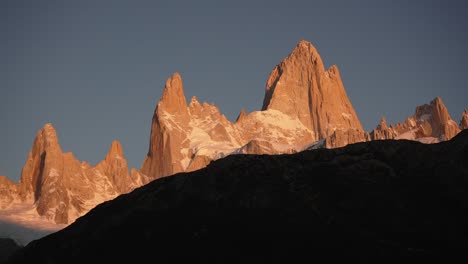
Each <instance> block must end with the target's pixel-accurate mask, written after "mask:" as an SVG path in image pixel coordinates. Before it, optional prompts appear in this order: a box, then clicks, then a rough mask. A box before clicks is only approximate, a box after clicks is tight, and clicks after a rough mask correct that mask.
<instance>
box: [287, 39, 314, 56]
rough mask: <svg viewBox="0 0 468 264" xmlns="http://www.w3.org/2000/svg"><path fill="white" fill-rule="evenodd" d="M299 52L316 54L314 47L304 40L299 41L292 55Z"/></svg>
mask: <svg viewBox="0 0 468 264" xmlns="http://www.w3.org/2000/svg"><path fill="white" fill-rule="evenodd" d="M300 51H306V52H312V53H317V49H316V48H315V46H314V45H313V44H312V43H311V42H309V41H307V40H304V39H302V40H300V41H299V43H297V45H296V47H295V48H294V50H293V52H292V53H295V52H300Z"/></svg>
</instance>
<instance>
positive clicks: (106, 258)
mask: <svg viewBox="0 0 468 264" xmlns="http://www.w3.org/2000/svg"><path fill="white" fill-rule="evenodd" d="M467 160H468V130H464V131H462V132H460V133H459V134H458V135H457V136H455V137H454V138H452V139H451V140H449V141H445V142H441V143H437V144H422V143H420V142H415V141H409V140H374V141H370V142H361V143H356V144H351V145H348V146H346V147H343V148H335V149H324V148H322V149H314V150H306V151H302V152H300V153H295V154H287V155H286V154H285V155H244V154H239V155H229V156H228V157H226V158H224V159H219V160H216V161H213V162H211V163H210V164H209V165H208V166H207V167H205V168H203V169H200V170H197V171H193V172H182V173H177V174H175V175H172V176H170V177H164V178H161V179H157V180H154V181H152V182H150V183H149V184H147V185H145V186H142V187H140V188H138V189H136V190H134V191H132V192H130V193H128V194H124V195H121V196H119V197H117V198H116V199H114V200H111V201H107V202H104V203H102V204H100V205H98V206H96V207H95V208H94V209H92V210H91V211H90V212H89V213H87V214H86V215H84V216H83V217H80V218H78V219H77V220H76V221H75V222H74V223H72V224H71V225H69V226H68V227H66V228H64V229H63V230H60V231H58V232H56V233H53V234H51V235H48V236H46V237H44V238H41V239H39V240H35V241H32V242H31V243H29V244H28V245H27V246H26V247H24V248H23V249H20V250H19V251H16V252H15V253H14V255H13V256H12V257H11V258H10V260H9V262H8V263H85V262H89V261H90V260H92V261H96V262H106V263H121V262H127V261H128V262H131V263H139V262H142V263H145V262H147V261H148V260H150V261H155V262H157V263H178V262H180V261H189V262H194V261H195V262H201V263H220V262H222V263H224V262H234V263H246V262H248V263H250V262H253V263H270V262H274V263H276V262H279V263H289V262H294V263H296V262H298V263H300V262H303V261H308V260H316V259H322V258H326V259H327V260H328V261H329V260H332V259H333V260H334V259H336V258H338V259H343V260H346V261H349V258H350V257H352V256H358V257H359V258H360V259H361V258H366V257H374V256H385V261H389V260H390V261H389V262H392V263H393V262H399V260H401V259H400V258H401V257H403V256H416V257H422V256H423V257H430V258H431V260H433V259H438V257H442V256H443V258H444V259H445V260H446V259H450V258H454V259H455V258H457V257H463V256H464V255H465V254H466V251H467V250H468V233H467V225H466V223H467V221H468V210H467V208H468V199H467V197H468V178H467V177H468V173H467V172H468V163H467V162H466V161H467ZM458 259H461V258H458Z"/></svg>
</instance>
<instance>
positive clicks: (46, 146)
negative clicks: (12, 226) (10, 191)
mask: <svg viewBox="0 0 468 264" xmlns="http://www.w3.org/2000/svg"><path fill="white" fill-rule="evenodd" d="M62 155H63V153H62V148H61V147H60V144H59V141H58V137H57V132H56V130H55V128H54V127H53V125H52V124H51V123H47V124H45V125H44V127H43V128H42V129H40V130H39V131H38V132H37V135H36V138H35V139H34V143H33V146H32V148H31V150H30V152H29V155H28V159H27V160H26V163H25V165H24V167H23V170H22V172H21V178H20V182H19V185H20V190H19V191H20V197H21V199H22V200H28V199H30V198H34V199H35V200H37V199H38V196H39V194H40V191H41V187H42V185H43V183H44V182H45V180H46V178H47V177H48V175H49V174H50V173H51V171H52V169H55V170H57V169H62V168H63V160H62Z"/></svg>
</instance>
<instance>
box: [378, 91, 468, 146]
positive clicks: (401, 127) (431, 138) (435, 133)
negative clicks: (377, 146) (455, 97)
mask: <svg viewBox="0 0 468 264" xmlns="http://www.w3.org/2000/svg"><path fill="white" fill-rule="evenodd" d="M465 112H466V111H465ZM466 116H467V115H466V114H465V113H464V114H463V117H462V120H461V121H460V127H459V126H458V125H457V123H456V122H455V121H453V120H452V118H451V117H450V114H449V113H448V110H447V107H446V106H445V105H444V103H443V102H442V99H441V98H440V97H436V98H435V99H434V100H432V101H431V102H430V103H429V104H424V105H421V106H417V107H416V110H415V113H414V115H413V117H408V118H407V119H406V120H405V122H404V123H403V124H401V123H397V124H395V125H391V126H387V124H386V121H385V118H382V121H381V122H380V124H379V125H378V126H377V128H376V129H374V130H373V131H371V133H370V136H371V139H373V140H376V139H409V140H417V141H420V142H423V143H435V142H439V141H445V140H450V139H451V138H453V137H454V136H456V135H457V134H458V133H459V132H460V130H462V129H464V126H463V122H464V121H463V120H466V119H467V118H466Z"/></svg>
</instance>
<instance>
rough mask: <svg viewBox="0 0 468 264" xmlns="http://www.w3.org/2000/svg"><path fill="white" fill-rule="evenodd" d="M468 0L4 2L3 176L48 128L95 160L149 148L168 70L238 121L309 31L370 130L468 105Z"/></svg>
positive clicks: (133, 161) (12, 172) (14, 170)
mask: <svg viewBox="0 0 468 264" xmlns="http://www.w3.org/2000/svg"><path fill="white" fill-rule="evenodd" d="M467 7H468V4H466V3H465V1H447V0H444V1H428V0H427V1H406V0H405V1H376V0H369V1H330V0H328V1H323V0H322V1H310V0H308V1H293V0H282V1H239V0H237V1H184V2H180V1H174V0H171V1H136V0H129V1H116V0H114V1H96V0H92V1H84V0H79V1H18V0H15V1H9V0H6V1H0V20H1V23H0V34H1V42H0V89H1V90H0V91H1V95H0V107H1V109H0V121H1V124H2V128H1V129H0V148H1V149H0V175H7V176H8V177H10V178H11V179H14V180H15V181H17V180H18V179H19V177H20V173H21V169H22V167H23V165H24V162H25V161H26V158H27V155H28V152H29V150H30V148H31V146H32V143H33V140H34V138H35V136H36V133H37V131H38V130H39V129H40V128H41V127H42V126H43V125H44V124H45V123H47V122H52V123H53V124H54V126H55V128H56V129H57V132H58V136H59V139H60V144H61V146H62V149H63V150H64V151H72V152H73V153H74V154H75V156H76V157H77V158H78V159H80V160H86V161H88V162H90V163H91V164H92V165H94V164H95V163H97V162H98V161H100V160H102V159H103V158H104V157H105V155H106V153H107V151H108V149H109V147H110V144H111V142H112V140H114V139H117V140H119V141H121V143H122V145H123V148H124V153H125V156H126V157H127V160H128V162H129V166H131V167H137V168H139V167H140V165H141V162H142V161H143V158H144V156H145V155H146V152H147V150H148V145H149V133H150V126H151V118H152V115H153V111H154V108H155V106H156V103H157V101H158V100H159V98H160V96H161V95H162V89H163V87H164V84H165V80H166V79H167V78H168V77H169V76H170V75H171V74H172V73H173V72H175V71H178V72H180V73H181V75H182V77H183V80H184V87H185V93H186V97H187V99H188V100H190V98H191V96H193V95H196V96H197V97H198V99H199V101H208V102H214V103H215V104H216V105H217V106H218V107H219V108H220V109H221V111H222V112H223V113H224V114H225V115H226V116H227V117H228V118H229V119H230V120H234V119H235V118H236V116H237V114H238V113H239V111H240V109H241V108H242V107H245V108H246V110H247V111H248V112H250V111H253V110H259V109H260V108H261V105H262V102H263V95H264V89H265V83H266V79H267V77H268V75H269V73H270V71H271V70H272V69H273V68H274V66H275V65H276V64H278V63H279V62H280V61H281V60H282V59H283V58H284V57H285V56H287V55H288V54H289V53H290V52H291V51H292V49H293V48H294V47H295V45H296V44H297V43H298V42H299V40H301V39H305V40H308V41H311V42H312V43H313V44H314V45H315V46H316V48H317V49H318V51H319V53H320V54H321V56H322V59H323V61H324V63H325V66H326V67H329V66H331V65H333V64H336V65H338V67H339V69H340V72H341V76H342V78H343V82H344V85H345V88H346V91H347V93H348V96H349V98H350V100H351V102H352V104H353V106H354V108H355V109H356V112H357V114H358V116H359V118H360V120H361V122H362V124H363V126H364V128H365V129H366V130H371V129H372V128H374V127H375V126H376V125H377V124H378V122H379V120H380V117H381V116H385V117H386V118H387V121H388V122H389V123H395V122H400V121H403V120H404V118H405V117H406V116H410V115H413V113H414V109H415V107H416V106H417V105H421V104H424V103H427V102H429V101H430V100H431V99H433V98H434V97H436V96H441V97H442V99H443V101H444V102H445V104H446V106H447V107H448V109H449V111H450V114H451V115H452V118H453V119H455V121H456V122H457V123H458V121H459V120H460V117H461V112H462V111H463V109H464V108H468V101H467V99H468V97H467V84H468V81H467V78H466V76H467V73H466V67H465V65H466V62H467V59H468V52H467V47H468V36H467V28H468V27H467V26H468V18H467V16H466V14H467V11H468V8H467Z"/></svg>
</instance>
